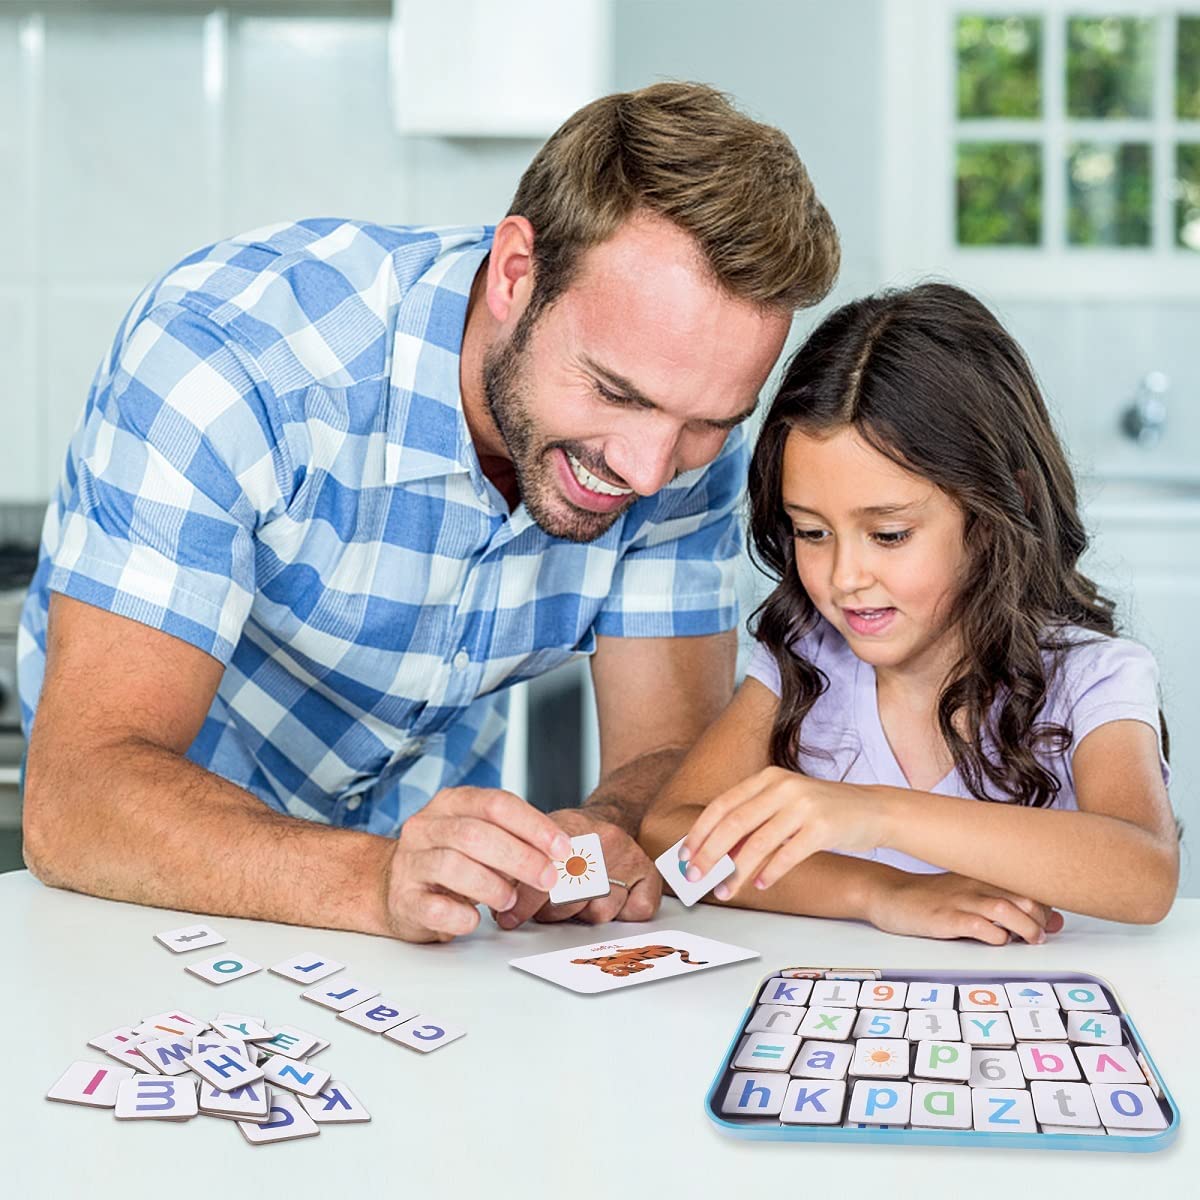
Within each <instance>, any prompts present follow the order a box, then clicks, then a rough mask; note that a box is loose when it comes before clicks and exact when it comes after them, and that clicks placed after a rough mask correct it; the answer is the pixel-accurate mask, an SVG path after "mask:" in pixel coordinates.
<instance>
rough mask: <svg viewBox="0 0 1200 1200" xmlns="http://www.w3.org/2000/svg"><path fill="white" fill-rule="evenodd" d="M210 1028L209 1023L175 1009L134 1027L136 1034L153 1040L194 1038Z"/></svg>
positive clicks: (158, 1014) (156, 1014) (156, 1015)
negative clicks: (142, 1034) (141, 1034)
mask: <svg viewBox="0 0 1200 1200" xmlns="http://www.w3.org/2000/svg"><path fill="white" fill-rule="evenodd" d="M207 1028H208V1022H207V1021H202V1020H200V1018H199V1017H193V1016H192V1015H191V1013H185V1012H184V1011H183V1010H182V1009H178V1008H177V1009H174V1010H171V1011H168V1012H164V1013H155V1014H154V1016H152V1017H147V1018H146V1019H145V1020H144V1021H143V1022H142V1023H141V1024H140V1025H135V1026H134V1027H133V1032H134V1033H144V1034H145V1035H146V1036H147V1037H152V1038H182V1037H187V1038H190V1037H194V1036H195V1035H196V1034H198V1033H203V1032H204V1030H206V1029H207Z"/></svg>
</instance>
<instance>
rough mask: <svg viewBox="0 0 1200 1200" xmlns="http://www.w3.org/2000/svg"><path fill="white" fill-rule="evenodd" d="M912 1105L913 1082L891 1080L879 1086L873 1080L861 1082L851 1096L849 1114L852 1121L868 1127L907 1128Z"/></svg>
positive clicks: (855, 1086) (862, 1080) (861, 1080)
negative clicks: (890, 1126)
mask: <svg viewBox="0 0 1200 1200" xmlns="http://www.w3.org/2000/svg"><path fill="white" fill-rule="evenodd" d="M911 1103H912V1084H911V1083H904V1082H901V1081H895V1082H893V1081H891V1080H889V1081H888V1082H887V1083H877V1082H875V1080H873V1079H860V1080H859V1081H858V1082H857V1083H856V1084H855V1085H854V1091H853V1092H851V1093H850V1109H849V1112H848V1113H847V1114H846V1115H847V1117H848V1118H849V1120H851V1121H862V1122H863V1123H864V1124H866V1125H907V1124H908V1110H909V1105H910V1104H911Z"/></svg>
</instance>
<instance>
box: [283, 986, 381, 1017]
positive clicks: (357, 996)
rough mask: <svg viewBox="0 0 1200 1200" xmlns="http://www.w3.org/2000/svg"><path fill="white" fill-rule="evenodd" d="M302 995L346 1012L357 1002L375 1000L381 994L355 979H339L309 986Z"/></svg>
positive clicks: (324, 1006) (327, 1006)
mask: <svg viewBox="0 0 1200 1200" xmlns="http://www.w3.org/2000/svg"><path fill="white" fill-rule="evenodd" d="M300 995H301V997H302V998H303V999H305V1000H311V1001H312V1002H313V1003H314V1004H319V1005H321V1007H322V1008H332V1009H333V1011H334V1012H345V1011H346V1009H348V1008H353V1007H354V1006H355V1005H356V1004H362V1003H364V1002H365V1001H367V1000H373V999H374V998H375V997H376V996H378V995H379V991H378V989H376V988H373V987H367V985H366V984H365V983H358V982H357V981H355V980H353V979H339V980H336V981H334V982H333V983H329V984H324V983H322V984H319V985H318V986H317V987H315V988H309V989H308V991H307V992H301V993H300Z"/></svg>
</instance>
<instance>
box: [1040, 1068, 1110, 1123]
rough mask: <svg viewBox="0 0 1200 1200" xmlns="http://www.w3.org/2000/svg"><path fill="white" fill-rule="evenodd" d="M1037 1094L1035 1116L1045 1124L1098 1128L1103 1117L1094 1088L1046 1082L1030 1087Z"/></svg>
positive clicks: (1080, 1084)
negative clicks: (1094, 1097) (1098, 1110)
mask: <svg viewBox="0 0 1200 1200" xmlns="http://www.w3.org/2000/svg"><path fill="white" fill-rule="evenodd" d="M1029 1090H1030V1092H1031V1093H1032V1094H1033V1115H1034V1116H1035V1117H1037V1119H1038V1120H1039V1121H1040V1122H1041V1123H1042V1125H1043V1126H1044V1125H1047V1124H1049V1125H1073V1126H1074V1125H1094V1126H1096V1127H1099V1125H1100V1117H1099V1115H1098V1114H1097V1112H1096V1102H1095V1100H1094V1099H1093V1098H1092V1089H1091V1088H1090V1087H1089V1086H1088V1085H1087V1084H1086V1083H1063V1082H1059V1083H1050V1082H1049V1081H1048V1080H1045V1079H1038V1080H1035V1081H1034V1082H1033V1083H1031V1084H1030V1085H1029Z"/></svg>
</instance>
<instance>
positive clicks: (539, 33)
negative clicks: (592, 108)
mask: <svg viewBox="0 0 1200 1200" xmlns="http://www.w3.org/2000/svg"><path fill="white" fill-rule="evenodd" d="M610 18H611V14H610V3H609V0H571V2H570V3H562V0H504V3H497V2H496V0H395V7H394V14H393V18H392V29H391V68H392V79H391V88H392V111H393V113H394V115H395V119H396V126H397V128H398V129H399V130H400V132H401V133H405V134H416V135H425V136H431V137H469V138H476V137H480V138H486V137H513V138H537V139H541V138H545V137H547V136H549V135H550V134H551V133H553V132H554V130H555V129H556V128H557V127H558V126H559V125H560V124H561V123H562V121H563V120H564V119H565V118H566V117H568V116H570V114H571V113H573V112H574V111H575V110H576V109H577V108H580V107H581V106H582V105H584V104H587V103H588V101H590V100H594V99H596V97H597V96H602V95H604V94H605V93H606V92H608V91H609V90H610V86H609V81H610V79H611V67H610V57H611V56H610V51H609V45H610V23H611V22H610Z"/></svg>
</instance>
